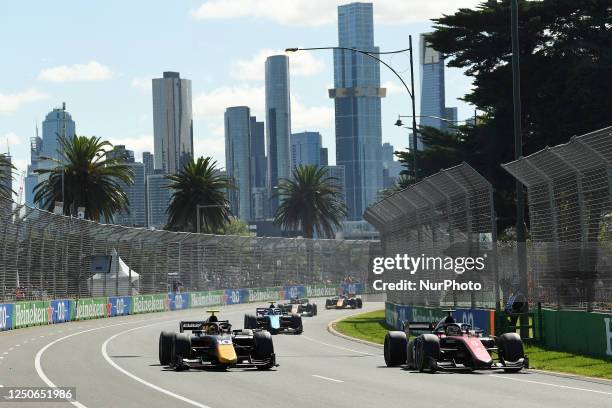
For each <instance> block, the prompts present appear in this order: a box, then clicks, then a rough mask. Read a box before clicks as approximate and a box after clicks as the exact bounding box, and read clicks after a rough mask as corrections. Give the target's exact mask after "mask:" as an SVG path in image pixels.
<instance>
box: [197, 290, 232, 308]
mask: <svg viewBox="0 0 612 408" xmlns="http://www.w3.org/2000/svg"><path fill="white" fill-rule="evenodd" d="M225 296H226V294H225V291H224V290H211V291H208V292H189V307H190V308H192V307H207V306H220V305H224V304H225V303H226V299H225Z"/></svg>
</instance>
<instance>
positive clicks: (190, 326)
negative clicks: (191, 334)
mask: <svg viewBox="0 0 612 408" xmlns="http://www.w3.org/2000/svg"><path fill="white" fill-rule="evenodd" d="M204 323H206V321H205V320H187V321H183V320H181V322H180V323H179V332H181V333H183V332H184V331H185V330H186V331H197V330H200V328H201V327H202V325H203V324H204Z"/></svg>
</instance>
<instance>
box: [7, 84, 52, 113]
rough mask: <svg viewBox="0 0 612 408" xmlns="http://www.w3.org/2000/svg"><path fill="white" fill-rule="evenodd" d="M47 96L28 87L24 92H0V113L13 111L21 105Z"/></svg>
mask: <svg viewBox="0 0 612 408" xmlns="http://www.w3.org/2000/svg"><path fill="white" fill-rule="evenodd" d="M48 97H49V96H48V95H46V94H44V93H42V92H40V91H38V90H36V89H29V90H27V91H24V92H17V93H13V94H1V93H0V114H2V113H5V114H9V113H14V112H16V111H17V110H18V109H19V108H20V107H21V105H23V104H26V103H30V102H35V101H40V100H43V99H47V98H48Z"/></svg>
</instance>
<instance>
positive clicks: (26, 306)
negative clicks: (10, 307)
mask: <svg viewBox="0 0 612 408" xmlns="http://www.w3.org/2000/svg"><path fill="white" fill-rule="evenodd" d="M14 308H15V309H14V313H15V321H14V326H13V327H14V328H15V329H19V328H21V327H28V326H37V325H41V324H48V323H51V322H52V319H51V307H50V306H49V302H43V301H37V302H19V303H15V305H14Z"/></svg>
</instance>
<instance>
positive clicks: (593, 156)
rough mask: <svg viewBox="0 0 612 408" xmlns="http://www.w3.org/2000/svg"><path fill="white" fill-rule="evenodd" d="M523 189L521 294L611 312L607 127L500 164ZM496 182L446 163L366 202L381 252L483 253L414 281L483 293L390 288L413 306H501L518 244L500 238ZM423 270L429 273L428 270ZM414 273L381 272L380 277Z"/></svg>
mask: <svg viewBox="0 0 612 408" xmlns="http://www.w3.org/2000/svg"><path fill="white" fill-rule="evenodd" d="M502 166H503V167H504V168H505V169H506V170H507V171H508V172H510V173H511V174H512V175H513V176H514V177H516V178H517V179H518V180H519V181H520V182H521V183H523V184H524V185H525V186H526V187H527V191H528V197H529V214H530V239H529V240H528V242H527V244H526V257H527V265H528V270H527V272H526V273H527V276H526V279H525V280H526V282H527V292H528V293H527V294H526V296H527V299H528V301H529V302H530V303H531V304H535V303H538V302H539V303H541V304H542V305H543V306H548V307H555V308H558V309H579V310H598V311H607V312H609V311H611V310H612V201H611V194H612V128H606V129H602V130H600V131H597V132H593V133H590V134H587V135H583V136H580V137H574V138H572V140H571V141H570V142H569V143H567V144H564V145H560V146H556V147H554V148H546V149H544V150H542V151H540V152H537V153H535V154H533V155H531V156H529V157H525V158H521V159H520V160H517V161H515V162H512V163H508V164H505V165H502ZM492 191H493V190H492V186H491V185H490V184H489V182H488V181H486V180H485V179H484V178H483V177H482V176H481V175H480V174H478V173H477V172H476V171H475V170H474V169H473V168H471V167H470V166H469V165H468V164H466V163H463V164H461V165H459V166H456V167H453V168H450V169H446V170H443V171H441V172H439V173H438V174H436V175H433V176H430V177H427V178H425V179H423V180H422V181H420V182H419V183H417V184H414V185H412V186H410V187H408V188H407V189H404V190H402V191H399V192H397V193H395V194H393V195H391V196H390V197H388V198H385V199H384V200H382V201H380V202H378V203H376V204H374V205H372V206H370V207H369V208H368V209H367V211H366V213H365V218H366V219H367V220H368V221H369V222H370V223H372V224H373V225H374V226H376V228H377V229H378V230H379V231H380V234H381V246H382V253H383V254H384V256H386V257H395V256H396V255H397V254H409V255H410V256H412V257H419V256H422V257H424V258H440V257H441V258H444V259H445V258H447V257H450V258H461V257H471V258H474V257H479V256H482V257H486V258H487V261H486V263H485V268H484V269H483V270H481V271H477V272H475V271H474V272H465V273H463V274H457V273H456V272H455V271H452V270H450V271H449V270H447V269H445V268H437V269H436V268H434V269H431V268H429V269H428V270H427V271H425V272H420V274H419V275H417V276H416V277H417V279H421V278H426V279H428V280H432V281H442V280H455V281H458V282H466V281H470V280H472V281H478V282H481V283H482V289H481V290H479V291H470V290H468V291H465V290H461V291H460V292H457V291H453V290H434V291H431V290H416V291H405V290H404V291H387V298H388V299H389V300H390V301H392V302H396V303H399V304H409V305H413V306H472V307H474V306H477V307H488V308H490V307H498V306H499V307H503V306H504V305H505V304H506V302H507V301H508V299H509V298H510V297H511V296H512V295H516V294H517V292H519V291H520V290H521V289H520V287H521V277H520V276H519V267H518V253H519V251H518V245H517V243H516V242H511V241H509V242H497V240H496V236H497V231H496V230H495V227H496V223H495V212H494V208H493V198H492ZM424 273H426V274H427V275H426V276H425V275H424ZM411 277H412V278H414V277H415V275H412V276H409V275H407V273H406V271H405V270H392V271H390V272H385V277H384V279H385V281H392V282H393V281H399V280H400V279H406V278H408V279H410V278H411Z"/></svg>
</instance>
